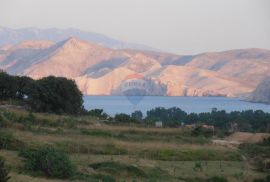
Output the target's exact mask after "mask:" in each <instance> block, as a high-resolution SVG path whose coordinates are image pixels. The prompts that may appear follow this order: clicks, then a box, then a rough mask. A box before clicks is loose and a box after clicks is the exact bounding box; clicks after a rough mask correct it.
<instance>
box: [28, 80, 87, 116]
mask: <svg viewBox="0 0 270 182" xmlns="http://www.w3.org/2000/svg"><path fill="white" fill-rule="evenodd" d="M30 93H31V94H30V95H29V104H30V106H31V107H32V109H34V110H35V111H39V112H53V113H69V114H79V113H81V112H83V110H84V108H83V98H82V93H81V92H80V90H79V89H78V87H77V85H76V83H75V82H74V81H73V80H69V79H66V78H62V77H54V76H49V77H45V78H42V79H40V80H37V81H36V82H35V84H33V87H32V90H31V91H30Z"/></svg>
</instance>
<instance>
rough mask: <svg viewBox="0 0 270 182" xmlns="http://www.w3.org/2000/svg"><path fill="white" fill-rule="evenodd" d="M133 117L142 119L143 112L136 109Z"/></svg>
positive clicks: (138, 119)
mask: <svg viewBox="0 0 270 182" xmlns="http://www.w3.org/2000/svg"><path fill="white" fill-rule="evenodd" d="M131 117H132V118H133V119H135V120H137V121H142V119H143V113H142V112H141V111H134V112H133V113H132V114H131Z"/></svg>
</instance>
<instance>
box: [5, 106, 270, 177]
mask: <svg viewBox="0 0 270 182" xmlns="http://www.w3.org/2000/svg"><path fill="white" fill-rule="evenodd" d="M0 124H1V129H0V144H1V145H0V146H1V150H0V156H2V157H3V158H4V160H5V165H6V168H7V169H9V170H10V172H9V176H10V177H11V179H10V182H13V181H14V182H15V181H16V182H17V181H20V182H29V181H39V182H40V181H42V182H43V181H44V182H50V181H52V182H56V181H57V182H58V181H59V182H60V181H76V182H77V181H78V182H79V181H81V182H83V181H104V182H110V181H164V182H165V181H166V182H168V181H183V182H191V181H193V182H194V181H205V182H207V181H215V182H216V181H218V180H219V181H224V180H225V181H226V179H227V180H228V181H232V182H236V181H239V182H240V181H241V182H242V181H246V182H253V180H254V179H257V178H260V179H263V178H265V176H266V174H267V172H264V169H262V168H261V166H260V164H257V163H253V162H252V161H251V159H252V157H253V156H252V150H256V147H260V148H261V149H264V148H265V146H266V145H269V144H268V143H267V141H265V142H264V143H258V144H246V145H241V147H240V148H238V147H237V146H222V145H217V144H213V143H212V141H211V140H212V137H210V138H209V137H205V136H204V135H193V130H192V129H189V128H152V127H150V128H146V127H142V126H141V125H140V124H132V125H125V124H121V123H114V124H113V123H111V124H109V123H108V124H105V123H102V122H99V119H98V118H97V117H93V116H89V115H88V116H87V115H85V116H68V115H56V114H45V113H31V112H28V111H26V110H25V109H22V108H18V107H14V106H12V107H11V106H10V107H8V108H7V107H5V108H3V107H2V108H1V109H0ZM213 137H214V138H217V136H213ZM265 150H266V151H267V149H266V148H265ZM260 151H262V153H260V156H261V158H267V157H269V155H268V153H264V152H263V150H260ZM39 156H47V157H45V158H46V159H47V160H46V161H47V162H45V163H44V162H42V160H41V159H44V157H41V158H39ZM50 160H53V161H54V163H53V164H54V165H55V167H52V165H49V166H48V164H50V163H48V162H49V161H50ZM56 161H59V162H56ZM61 161H62V162H61ZM36 164H39V165H36ZM61 165H64V166H65V168H63V167H60V168H59V166H61ZM42 166H43V167H42ZM69 166H70V167H69ZM60 169H61V170H60ZM69 170H72V171H70V172H68V171H69ZM66 172H68V173H66ZM66 174H68V175H66Z"/></svg>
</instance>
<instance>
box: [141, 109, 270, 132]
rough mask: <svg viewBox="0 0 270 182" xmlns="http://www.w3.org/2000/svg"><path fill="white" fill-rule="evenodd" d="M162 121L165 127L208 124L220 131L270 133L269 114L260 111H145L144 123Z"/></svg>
mask: <svg viewBox="0 0 270 182" xmlns="http://www.w3.org/2000/svg"><path fill="white" fill-rule="evenodd" d="M158 120H159V121H163V122H164V123H165V126H166V125H167V126H180V124H181V123H184V124H202V123H203V124H208V125H213V126H215V127H217V128H221V129H236V130H240V131H251V132H252V131H261V132H270V113H266V112H264V111H261V110H256V111H253V110H246V111H232V112H226V111H225V110H217V109H216V108H214V109H212V111H211V112H205V113H190V114H188V113H186V112H185V111H182V110H181V109H179V108H176V107H173V108H169V109H166V108H162V107H158V108H155V109H152V110H150V111H147V116H146V118H145V121H158Z"/></svg>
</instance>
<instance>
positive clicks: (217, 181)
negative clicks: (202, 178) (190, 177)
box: [207, 176, 228, 182]
mask: <svg viewBox="0 0 270 182" xmlns="http://www.w3.org/2000/svg"><path fill="white" fill-rule="evenodd" d="M207 182H228V180H227V179H226V178H224V177H221V176H214V177H212V178H209V179H208V180H207Z"/></svg>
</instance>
